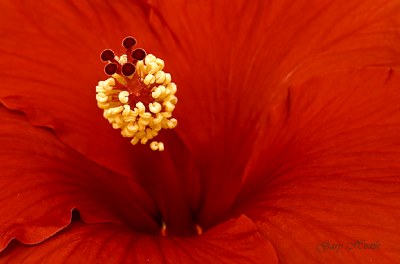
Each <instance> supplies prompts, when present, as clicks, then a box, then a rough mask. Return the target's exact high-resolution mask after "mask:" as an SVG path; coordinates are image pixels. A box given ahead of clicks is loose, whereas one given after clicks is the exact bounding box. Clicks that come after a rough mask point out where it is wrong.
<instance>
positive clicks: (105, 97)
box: [96, 92, 108, 103]
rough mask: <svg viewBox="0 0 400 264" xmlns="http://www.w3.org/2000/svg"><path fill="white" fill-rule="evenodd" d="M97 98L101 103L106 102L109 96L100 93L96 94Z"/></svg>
mask: <svg viewBox="0 0 400 264" xmlns="http://www.w3.org/2000/svg"><path fill="white" fill-rule="evenodd" d="M96 100H97V102H99V103H105V102H107V101H108V96H107V95H106V94H105V93H101V92H100V93H98V94H96Z"/></svg>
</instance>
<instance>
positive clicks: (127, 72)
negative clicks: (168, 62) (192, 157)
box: [96, 37, 178, 151]
mask: <svg viewBox="0 0 400 264" xmlns="http://www.w3.org/2000/svg"><path fill="white" fill-rule="evenodd" d="M122 45H123V46H124V47H125V48H126V54H122V55H121V56H119V57H118V56H115V54H114V52H113V51H112V50H109V49H107V50H104V51H103V52H102V53H101V59H102V60H103V61H106V62H107V61H108V64H107V65H106V66H105V67H104V71H105V73H106V74H107V75H109V76H110V78H108V79H107V80H105V81H100V82H99V83H98V85H97V86H96V92H97V94H96V100H97V106H98V107H99V108H101V109H103V110H104V112H103V116H104V118H106V119H107V120H108V121H109V122H110V124H111V125H112V127H113V128H114V129H120V130H121V135H122V136H123V137H128V138H132V139H131V143H132V144H133V145H136V144H137V143H138V142H140V143H141V144H146V143H147V142H148V141H149V140H152V139H153V138H155V137H156V136H157V135H158V133H159V132H160V130H162V129H172V128H175V127H176V125H177V120H176V119H175V118H172V112H173V111H174V109H175V105H176V103H177V102H178V98H177V97H176V96H175V94H176V91H177V88H176V85H175V84H174V83H173V82H171V75H170V74H169V73H166V72H164V71H163V69H164V61H163V60H161V59H159V58H157V57H155V56H154V55H152V54H148V55H147V54H146V52H145V51H144V50H143V49H140V48H137V49H134V50H133V49H132V48H133V47H134V46H135V45H136V40H135V39H134V38H133V37H126V38H125V39H124V40H123V41H122ZM150 148H151V149H152V150H159V151H163V150H164V144H163V143H162V142H158V141H151V143H150Z"/></svg>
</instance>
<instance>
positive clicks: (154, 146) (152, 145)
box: [150, 141, 164, 151]
mask: <svg viewBox="0 0 400 264" xmlns="http://www.w3.org/2000/svg"><path fill="white" fill-rule="evenodd" d="M150 148H151V149H152V150H159V151H163V150H164V144H163V143H162V142H157V141H153V142H151V143H150Z"/></svg>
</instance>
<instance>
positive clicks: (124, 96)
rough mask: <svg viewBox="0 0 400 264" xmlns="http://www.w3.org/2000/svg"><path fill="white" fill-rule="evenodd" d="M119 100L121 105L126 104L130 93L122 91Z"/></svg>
mask: <svg viewBox="0 0 400 264" xmlns="http://www.w3.org/2000/svg"><path fill="white" fill-rule="evenodd" d="M118 99H119V101H120V102H121V103H123V104H126V103H128V101H129V92H128V91H122V92H120V93H119V95H118Z"/></svg>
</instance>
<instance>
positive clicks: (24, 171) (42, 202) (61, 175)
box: [0, 107, 159, 251]
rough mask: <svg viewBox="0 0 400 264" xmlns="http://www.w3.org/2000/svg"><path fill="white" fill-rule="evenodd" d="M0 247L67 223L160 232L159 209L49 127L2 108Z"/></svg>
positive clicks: (29, 239) (136, 188) (133, 186)
mask: <svg viewBox="0 0 400 264" xmlns="http://www.w3.org/2000/svg"><path fill="white" fill-rule="evenodd" d="M0 123H1V124H2V127H1V129H0V146H1V150H0V171H1V174H0V190H1V192H0V216H1V217H0V227H1V228H0V251H1V250H2V249H4V247H5V246H6V245H7V244H8V243H9V241H10V240H11V239H13V238H16V239H18V240H20V241H21V242H23V243H27V244H34V243H38V242H40V241H42V240H44V239H46V238H48V237H49V236H51V235H53V234H54V233H55V232H57V231H59V230H60V229H62V228H64V227H65V226H66V225H68V224H69V223H70V218H71V210H72V209H73V208H77V209H79V210H80V212H81V215H82V218H83V219H84V220H85V221H87V222H115V223H125V224H126V225H130V226H131V227H132V228H134V229H137V230H142V231H143V232H146V231H148V232H158V230H159V228H158V226H157V224H156V223H155V220H153V219H154V218H155V217H156V214H157V211H156V210H155V208H154V205H153V202H152V200H151V199H150V198H149V197H148V195H147V194H146V193H145V192H144V191H143V190H142V189H141V188H140V187H139V186H138V185H137V184H135V183H133V182H132V181H130V180H128V179H126V178H124V177H122V176H121V175H118V174H116V173H113V172H110V171H108V170H106V169H104V168H101V167H99V166H98V165H97V164H95V163H93V162H91V161H89V160H87V159H86V158H85V157H82V156H81V155H80V154H78V153H76V152H75V151H73V150H71V149H70V148H69V147H68V146H66V145H64V144H63V143H61V142H60V141H59V140H58V139H57V138H56V137H55V136H54V135H53V134H52V133H51V132H50V131H48V130H47V129H43V128H36V127H33V126H31V125H30V124H29V123H27V121H26V118H25V117H24V116H23V115H21V114H17V113H12V112H10V111H8V110H6V109H4V108H3V107H1V108H0Z"/></svg>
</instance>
